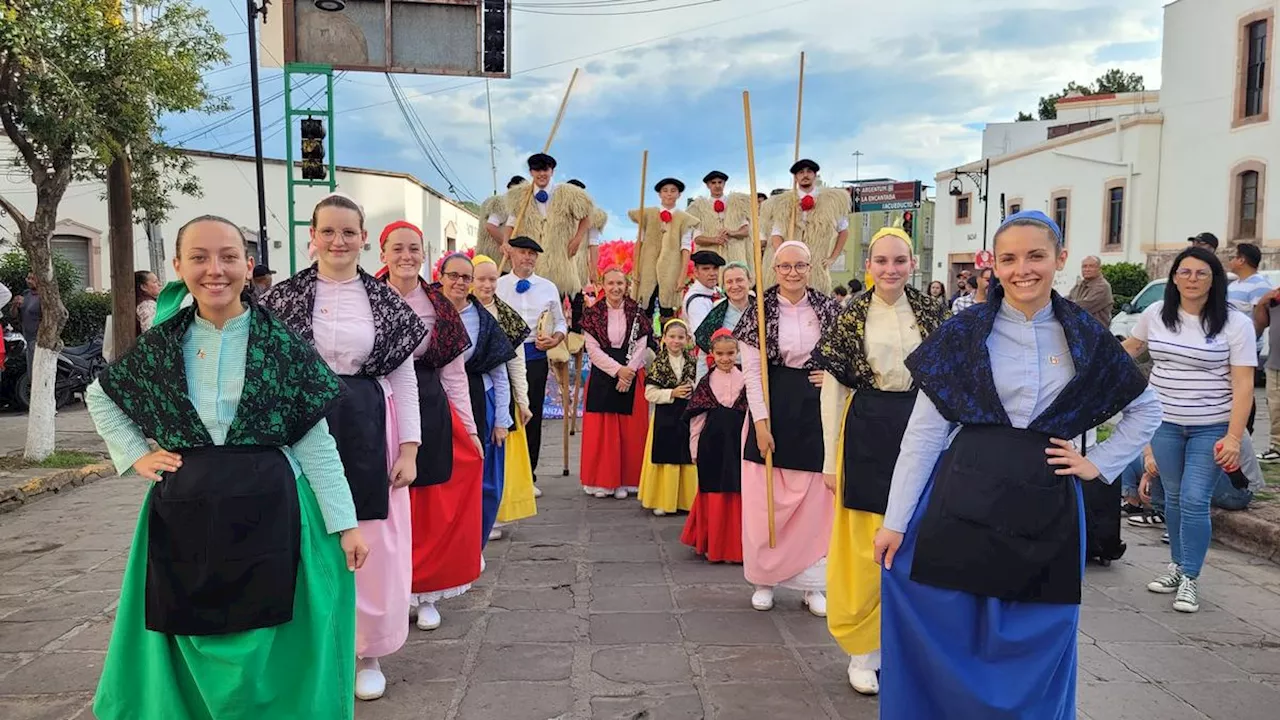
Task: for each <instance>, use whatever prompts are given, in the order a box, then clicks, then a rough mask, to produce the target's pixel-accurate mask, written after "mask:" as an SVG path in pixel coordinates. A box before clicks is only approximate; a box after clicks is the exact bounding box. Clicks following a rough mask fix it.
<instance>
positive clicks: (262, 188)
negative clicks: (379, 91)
mask: <svg viewBox="0 0 1280 720" xmlns="http://www.w3.org/2000/svg"><path fill="white" fill-rule="evenodd" d="M270 2H271V0H262V7H261V8H259V7H258V3H257V0H245V8H246V10H247V11H248V13H249V15H248V17H247V18H245V19H246V20H247V21H248V26H249V88H250V90H251V92H252V93H253V155H254V164H255V165H256V169H257V173H258V258H257V261H258V264H260V265H264V266H267V267H270V265H268V264H267V253H268V250H267V248H268V247H269V245H270V244H269V243H268V242H267V186H266V183H264V182H263V180H262V107H261V105H260V104H259V99H258V29H257V28H258V13H262V21H263V22H266V21H267V5H268V4H270ZM289 120H290V118H287V117H286V118H285V122H289ZM289 171H290V172H292V168H290V169H289Z"/></svg>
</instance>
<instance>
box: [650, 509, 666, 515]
mask: <svg viewBox="0 0 1280 720" xmlns="http://www.w3.org/2000/svg"><path fill="white" fill-rule="evenodd" d="M666 514H667V511H666V510H654V511H653V515H654V517H665V516H666Z"/></svg>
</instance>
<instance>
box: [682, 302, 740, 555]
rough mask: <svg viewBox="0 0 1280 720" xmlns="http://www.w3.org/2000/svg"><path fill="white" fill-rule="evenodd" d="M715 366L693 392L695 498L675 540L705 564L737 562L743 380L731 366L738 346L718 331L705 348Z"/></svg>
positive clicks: (691, 423)
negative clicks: (701, 558) (690, 550)
mask: <svg viewBox="0 0 1280 720" xmlns="http://www.w3.org/2000/svg"><path fill="white" fill-rule="evenodd" d="M708 347H709V349H710V357H711V359H712V360H713V361H714V363H715V367H714V368H713V369H712V370H711V372H709V373H707V374H706V376H705V377H703V378H702V381H701V382H699V383H698V387H697V389H695V390H694V391H693V397H691V398H690V399H689V407H688V409H686V410H685V417H686V418H688V419H689V452H690V455H691V456H692V457H693V462H694V465H695V467H697V469H698V494H697V496H696V497H695V498H694V501H693V507H692V508H690V509H689V519H688V520H686V521H685V523H684V532H683V533H681V535H680V542H682V543H684V544H685V545H688V546H689V547H692V548H693V549H694V551H695V552H697V553H698V554H699V555H703V556H705V557H706V558H707V560H709V561H711V562H731V563H740V562H742V424H743V423H744V422H745V421H746V419H747V391H746V384H747V383H746V378H745V377H744V376H743V374H742V370H740V369H739V368H738V366H737V365H736V364H735V363H736V362H737V358H738V342H737V341H736V340H734V339H733V333H732V332H731V331H729V330H725V329H724V328H721V329H719V330H716V331H715V333H714V334H712V336H711V341H710V343H709V344H708Z"/></svg>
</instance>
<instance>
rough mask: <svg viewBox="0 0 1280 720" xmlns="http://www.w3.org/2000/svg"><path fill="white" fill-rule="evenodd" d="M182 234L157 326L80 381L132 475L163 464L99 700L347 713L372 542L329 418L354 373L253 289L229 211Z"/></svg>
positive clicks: (129, 570)
mask: <svg viewBox="0 0 1280 720" xmlns="http://www.w3.org/2000/svg"><path fill="white" fill-rule="evenodd" d="M176 245H177V249H176V254H175V257H174V259H173V268H174V271H175V272H176V273H177V274H178V276H179V277H180V278H182V280H181V282H175V283H170V285H169V287H168V288H166V290H165V291H164V292H163V293H162V294H161V296H160V299H159V302H158V304H157V305H158V307H157V314H156V318H155V321H156V324H155V326H154V327H153V328H152V329H151V330H150V331H149V332H147V333H145V334H143V335H142V336H141V337H139V338H138V343H137V344H136V345H135V346H134V347H133V348H132V349H131V350H129V352H128V353H126V354H125V355H124V356H123V357H121V358H120V359H119V360H117V361H116V362H115V363H113V364H112V365H111V366H110V367H108V368H107V369H106V370H105V371H103V373H102V375H101V376H100V377H99V378H98V380H97V381H95V382H94V383H93V384H92V385H90V386H89V389H88V391H87V393H86V398H85V399H86V402H87V404H88V406H89V413H90V415H91V416H92V417H93V421H94V425H95V426H96V427H97V430H98V432H99V433H100V434H101V435H102V438H103V440H104V441H106V444H107V449H108V450H109V451H110V453H111V459H112V462H113V463H114V464H115V467H116V469H117V471H118V472H119V473H120V475H121V476H122V477H128V476H131V475H136V476H138V477H141V478H143V479H146V480H150V481H151V482H152V484H151V487H150V488H149V489H148V491H147V495H146V499H145V500H144V501H143V504H142V510H141V512H140V513H139V514H138V526H137V530H136V531H135V533H134V538H133V545H132V547H131V549H130V553H129V560H128V563H127V564H126V565H125V571H124V581H123V584H122V585H121V590H120V604H119V607H118V609H117V610H116V619H115V627H114V629H113V630H112V633H111V643H110V645H109V646H108V649H107V657H106V663H105V665H104V666H103V671H102V677H101V679H100V680H99V683H98V693H97V696H96V697H95V698H94V703H93V712H94V714H95V715H96V716H97V717H99V718H102V719H103V720H139V719H142V720H168V719H169V718H175V717H182V718H195V717H229V716H232V715H234V716H240V717H250V716H251V717H264V718H265V717H307V718H321V719H324V720H348V719H349V718H351V717H352V716H353V715H354V713H355V706H354V705H355V701H354V699H353V697H354V693H353V689H354V684H355V653H356V648H355V615H356V588H355V580H354V579H353V577H352V572H354V571H356V570H358V569H359V568H361V567H362V566H363V564H364V558H365V556H366V555H367V553H368V551H369V550H368V547H367V545H366V544H365V541H364V539H363V537H362V532H361V529H360V527H359V526H358V525H357V521H356V509H355V506H354V504H353V503H352V500H351V491H350V490H349V489H348V487H347V482H346V480H345V479H344V478H343V473H342V464H341V459H340V458H339V456H338V448H337V445H336V444H335V443H334V440H333V436H332V435H330V434H329V429H328V424H327V423H326V422H325V419H324V417H325V414H326V413H327V412H328V411H329V410H330V409H331V408H332V407H333V405H334V404H335V403H336V402H337V401H338V398H339V396H340V394H341V392H342V383H341V382H340V381H339V380H338V377H337V375H335V374H334V373H333V372H332V371H331V370H330V369H329V368H328V366H326V365H325V363H324V361H323V360H321V359H320V357H319V356H317V355H316V353H315V351H314V350H313V349H312V348H311V347H310V345H308V344H307V343H306V342H304V341H302V340H301V339H300V338H298V336H297V335H295V334H294V333H293V332H291V331H290V330H289V329H288V328H287V327H286V326H285V325H284V323H282V322H280V321H279V320H277V319H276V318H274V317H273V316H272V315H271V314H269V313H268V312H266V311H265V310H264V309H262V308H261V307H260V306H258V305H256V304H255V303H253V302H252V301H250V300H249V299H248V296H247V295H242V290H243V289H244V287H245V280H246V279H247V278H248V277H249V273H250V271H251V270H252V268H253V260H252V259H250V258H249V257H248V247H247V243H246V242H245V239H244V236H243V235H242V234H241V233H240V230H239V228H237V227H236V225H235V224H234V223H232V222H231V221H229V220H225V219H223V218H220V217H215V216H211V215H206V216H202V217H198V218H196V219H194V220H192V221H190V222H188V223H187V224H186V225H183V226H182V228H181V229H179V230H178V236H177V240H176ZM188 292H189V293H190V294H191V295H192V298H193V300H194V301H195V302H194V303H193V304H192V305H190V306H188V307H185V308H181V307H180V305H181V301H182V299H183V298H184V297H185V295H186V294H187V293H188ZM147 438H151V439H153V440H155V442H156V443H157V444H158V445H159V446H160V449H158V450H155V451H152V450H151V449H150V446H149V445H148V443H147ZM245 528H251V531H249V532H246V531H245ZM339 535H341V540H339V538H338V536H339ZM299 658H307V661H306V662H305V663H300V662H299V661H298V659H299Z"/></svg>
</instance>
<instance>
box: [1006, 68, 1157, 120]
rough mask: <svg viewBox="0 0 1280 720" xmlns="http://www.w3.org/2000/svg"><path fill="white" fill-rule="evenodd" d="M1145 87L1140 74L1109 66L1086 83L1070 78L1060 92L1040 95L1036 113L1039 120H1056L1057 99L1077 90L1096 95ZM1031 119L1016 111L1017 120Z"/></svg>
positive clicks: (1084, 93) (1143, 88) (1134, 90)
mask: <svg viewBox="0 0 1280 720" xmlns="http://www.w3.org/2000/svg"><path fill="white" fill-rule="evenodd" d="M1145 89H1146V85H1145V82H1144V81H1143V79H1142V76H1141V75H1139V74H1137V73H1127V72H1125V71H1123V70H1121V69H1119V68H1111V69H1110V70H1108V71H1106V72H1105V73H1103V74H1102V75H1101V76H1099V77H1098V78H1097V79H1096V80H1094V81H1093V82H1092V83H1089V84H1088V85H1081V84H1079V83H1077V82H1076V81H1074V80H1072V81H1071V82H1069V83H1067V86H1066V87H1065V88H1063V89H1062V92H1058V93H1053V94H1052V95H1044V96H1042V97H1041V98H1040V103H1039V105H1038V107H1037V114H1038V115H1039V117H1040V119H1041V120H1057V119H1058V101H1059V100H1061V99H1062V98H1064V97H1066V96H1067V95H1070V94H1071V93H1073V92H1078V93H1080V94H1081V95H1098V94H1102V93H1126V92H1141V91H1142V90H1145ZM1031 119H1032V118H1031V116H1030V115H1029V114H1027V113H1023V112H1019V113H1018V120H1019V121H1022V120H1031Z"/></svg>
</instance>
